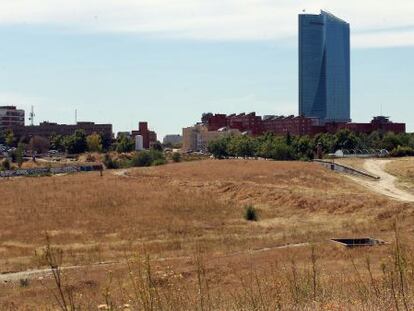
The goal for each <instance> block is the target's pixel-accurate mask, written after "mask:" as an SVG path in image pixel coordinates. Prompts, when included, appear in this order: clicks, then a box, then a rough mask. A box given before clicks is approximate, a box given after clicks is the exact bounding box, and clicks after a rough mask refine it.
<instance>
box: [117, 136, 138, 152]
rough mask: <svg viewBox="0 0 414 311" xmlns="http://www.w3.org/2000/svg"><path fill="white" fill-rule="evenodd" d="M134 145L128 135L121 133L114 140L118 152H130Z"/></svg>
mask: <svg viewBox="0 0 414 311" xmlns="http://www.w3.org/2000/svg"><path fill="white" fill-rule="evenodd" d="M134 145H135V144H134V141H133V140H132V139H131V138H130V137H129V136H127V135H125V134H121V135H119V137H118V140H117V142H116V151H117V152H119V153H122V152H131V151H132V150H134Z"/></svg>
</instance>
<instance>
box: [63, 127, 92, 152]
mask: <svg viewBox="0 0 414 311" xmlns="http://www.w3.org/2000/svg"><path fill="white" fill-rule="evenodd" d="M64 146H65V149H66V152H68V153H69V154H79V153H83V152H85V151H86V149H87V146H88V145H87V143H86V135H85V132H84V131H83V130H76V131H75V133H74V134H73V135H70V136H66V137H65V139H64Z"/></svg>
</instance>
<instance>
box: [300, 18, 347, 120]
mask: <svg viewBox="0 0 414 311" xmlns="http://www.w3.org/2000/svg"><path fill="white" fill-rule="evenodd" d="M350 89H351V86H350V40H349V24H348V23H347V22H345V21H343V20H341V19H339V18H337V17H335V16H334V15H332V14H330V13H327V12H324V11H321V13H320V14H319V15H317V14H300V15H299V115H300V116H305V117H315V118H318V119H319V120H320V121H321V122H349V121H350V120H351V119H350Z"/></svg>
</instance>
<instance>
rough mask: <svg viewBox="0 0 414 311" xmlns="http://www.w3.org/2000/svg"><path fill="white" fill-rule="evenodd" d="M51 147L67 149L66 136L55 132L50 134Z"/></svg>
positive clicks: (60, 149) (59, 149) (61, 149)
mask: <svg viewBox="0 0 414 311" xmlns="http://www.w3.org/2000/svg"><path fill="white" fill-rule="evenodd" d="M50 149H53V150H58V151H61V152H63V151H65V137H63V136H62V135H55V134H54V135H52V136H50Z"/></svg>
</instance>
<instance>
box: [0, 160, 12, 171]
mask: <svg viewBox="0 0 414 311" xmlns="http://www.w3.org/2000/svg"><path fill="white" fill-rule="evenodd" d="M0 168H1V169H2V170H6V171H7V170H9V169H10V168H11V164H10V161H9V159H7V158H6V159H4V160H3V161H2V162H1V167H0Z"/></svg>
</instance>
